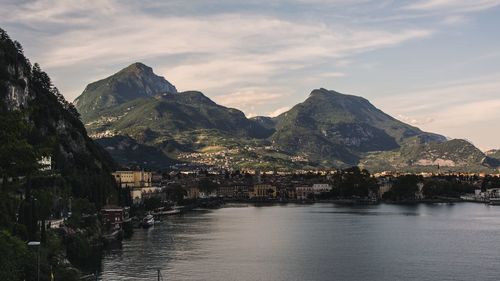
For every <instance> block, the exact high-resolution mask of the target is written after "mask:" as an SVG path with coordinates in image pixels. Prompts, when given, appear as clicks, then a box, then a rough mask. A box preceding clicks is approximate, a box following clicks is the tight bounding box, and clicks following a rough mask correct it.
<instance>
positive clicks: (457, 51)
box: [0, 0, 500, 150]
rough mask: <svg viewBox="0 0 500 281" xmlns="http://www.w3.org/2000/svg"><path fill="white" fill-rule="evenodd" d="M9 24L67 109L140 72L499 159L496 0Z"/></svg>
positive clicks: (304, 1) (297, 6) (304, 3)
mask: <svg viewBox="0 0 500 281" xmlns="http://www.w3.org/2000/svg"><path fill="white" fill-rule="evenodd" d="M0 27H2V28H3V29H5V30H7V32H8V33H9V35H10V36H11V37H12V38H13V39H15V40H18V41H19V42H21V44H22V45H23V47H24V52H25V54H26V55H27V56H28V57H29V58H30V60H31V61H32V62H38V63H39V64H40V65H41V67H42V68H43V69H44V70H45V71H46V72H47V73H48V74H49V76H50V77H51V78H52V80H53V83H54V84H55V85H56V86H57V87H58V88H59V90H60V91H61V92H62V93H63V94H64V96H65V97H66V99H68V100H70V101H72V100H74V99H75V98H76V97H77V96H78V95H80V94H81V92H82V91H83V89H84V88H85V86H86V85H87V84H88V83H91V82H93V81H96V80H99V79H102V78H105V77H107V76H109V75H111V74H113V73H115V72H117V71H118V70H120V69H122V68H124V67H126V66H127V65H129V64H131V63H134V62H138V61H140V62H143V63H145V64H147V65H149V66H151V67H153V69H154V71H155V73H157V74H158V75H161V76H164V77H165V78H166V79H167V80H169V81H170V82H171V83H173V84H174V85H175V86H176V87H177V89H178V90H180V91H186V90H199V91H202V92H203V93H204V94H205V95H207V96H208V97H210V98H212V99H213V100H214V101H216V102H218V103H220V104H222V105H225V106H228V107H235V108H238V109H240V110H242V111H243V112H244V113H245V114H246V115H247V116H248V117H250V116H256V115H267V116H276V115H278V114H280V113H282V112H284V111H286V110H288V109H289V108H291V107H292V106H294V105H295V104H297V103H300V102H302V101H304V100H305V99H306V98H307V97H308V95H309V93H310V92H311V91H312V90H313V89H316V88H327V89H330V90H335V91H338V92H342V93H346V94H353V95H358V96H363V97H365V98H367V99H368V100H370V101H371V102H372V103H373V104H374V105H375V106H377V107H378V108H380V109H381V110H383V111H384V112H386V113H388V114H390V115H392V116H394V117H396V118H398V119H400V120H401V121H404V122H407V123H409V124H412V125H415V126H417V127H419V128H421V129H423V130H426V131H430V132H435V133H439V134H442V135H445V136H447V137H450V138H463V139H467V140H469V141H470V142H472V143H473V144H475V145H476V146H478V147H479V148H481V149H483V150H486V149H492V148H500V0H475V1H469V0H462V1H458V0H414V1H404V0H397V1H396V0H393V1H388V0H387V1H386V0H377V1H368V0H289V1H277V0H265V1H264V0H253V1H248V0H243V1H240V0H219V1H216V0H190V1H186V0H170V1H153V0H142V1H131V0H86V1H85V0H83V1H66V0H60V1H55V0H36V1H31V0H30V1H26V0H0Z"/></svg>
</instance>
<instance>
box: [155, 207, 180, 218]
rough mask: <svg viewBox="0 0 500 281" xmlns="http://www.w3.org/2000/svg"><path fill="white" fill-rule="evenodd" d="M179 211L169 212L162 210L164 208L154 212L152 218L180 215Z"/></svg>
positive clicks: (172, 210)
mask: <svg viewBox="0 0 500 281" xmlns="http://www.w3.org/2000/svg"><path fill="white" fill-rule="evenodd" d="M180 212H181V210H179V209H171V210H166V211H165V210H164V208H160V209H157V210H156V211H155V212H153V215H154V216H172V215H177V214H180Z"/></svg>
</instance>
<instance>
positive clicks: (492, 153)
mask: <svg viewBox="0 0 500 281" xmlns="http://www.w3.org/2000/svg"><path fill="white" fill-rule="evenodd" d="M485 154H486V155H487V156H488V157H491V158H494V159H497V160H500V149H492V150H488V151H486V152H485Z"/></svg>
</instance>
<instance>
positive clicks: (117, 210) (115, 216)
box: [101, 205, 124, 229]
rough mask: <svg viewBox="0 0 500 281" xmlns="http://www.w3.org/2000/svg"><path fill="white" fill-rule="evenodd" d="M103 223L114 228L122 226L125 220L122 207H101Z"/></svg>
mask: <svg viewBox="0 0 500 281" xmlns="http://www.w3.org/2000/svg"><path fill="white" fill-rule="evenodd" d="M101 215H102V223H103V225H105V226H107V227H109V228H110V229H113V228H121V226H122V224H123V220H124V211H123V208H122V207H118V206H114V205H107V206H104V207H103V208H102V209H101Z"/></svg>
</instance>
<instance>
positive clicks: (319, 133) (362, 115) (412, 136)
mask: <svg viewBox="0 0 500 281" xmlns="http://www.w3.org/2000/svg"><path fill="white" fill-rule="evenodd" d="M275 121H276V132H275V133H274V134H273V136H272V140H273V143H275V144H276V145H277V146H278V147H281V148H283V149H285V150H287V151H293V152H299V153H304V154H305V155H307V157H308V158H310V159H312V160H313V161H321V163H323V164H325V165H332V164H333V165H341V166H342V165H356V164H357V163H358V162H359V160H360V158H361V157H362V153H364V152H370V151H387V150H394V149H398V148H400V147H401V145H404V144H405V143H406V142H409V141H417V142H418V143H427V142H443V141H445V140H446V138H445V137H443V136H440V135H436V134H430V133H425V132H422V131H421V130H420V129H418V128H416V127H413V126H410V125H408V124H405V123H403V122H401V121H398V120H396V119H394V118H392V117H391V116H389V115H387V114H385V113H384V112H382V111H381V110H379V109H377V108H376V107H375V106H373V105H372V104H371V103H370V102H369V101H368V100H366V99H364V98H362V97H357V96H352V95H344V94H340V93H338V92H335V91H328V90H326V89H317V90H313V91H312V92H311V94H310V95H309V97H308V98H307V99H306V100H305V101H304V102H303V103H300V104H297V105H296V106H294V107H293V108H292V109H290V110H289V111H287V112H285V113H283V114H281V115H279V116H278V117H276V118H275ZM332 161H333V162H332Z"/></svg>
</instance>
